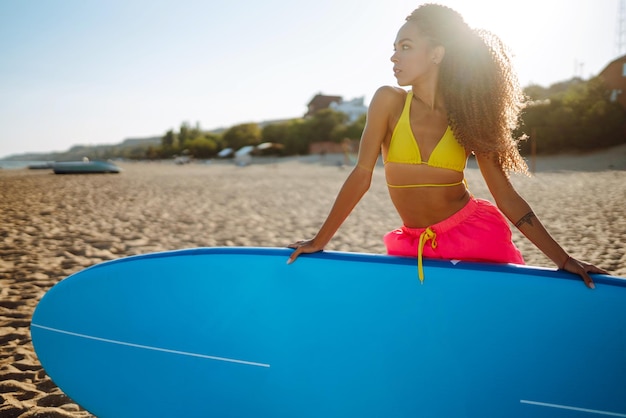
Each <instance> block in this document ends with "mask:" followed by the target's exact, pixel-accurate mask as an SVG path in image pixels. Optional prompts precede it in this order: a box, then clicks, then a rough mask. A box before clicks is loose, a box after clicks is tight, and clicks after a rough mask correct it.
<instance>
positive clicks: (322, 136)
mask: <svg viewBox="0 0 626 418" xmlns="http://www.w3.org/2000/svg"><path fill="white" fill-rule="evenodd" d="M347 119H348V116H347V115H346V114H345V113H342V112H336V111H334V110H332V109H323V110H320V111H319V112H317V113H316V114H315V115H313V117H312V118H310V119H307V120H306V121H305V125H306V129H305V132H304V133H305V135H306V137H307V139H308V140H309V142H326V141H333V142H341V141H342V140H343V137H342V135H341V134H342V132H340V131H341V130H342V128H341V126H343V125H344V124H345V122H346V120H347ZM340 133H341V134H340Z"/></svg>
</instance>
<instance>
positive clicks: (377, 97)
mask: <svg viewBox="0 0 626 418" xmlns="http://www.w3.org/2000/svg"><path fill="white" fill-rule="evenodd" d="M406 95H407V92H406V91H405V90H403V89H401V88H398V87H392V86H382V87H379V88H378V90H376V93H374V97H372V101H371V102H370V109H373V110H374V111H375V112H376V113H379V112H383V111H384V112H385V113H387V114H393V113H396V112H397V110H398V109H402V107H404V101H405V99H406Z"/></svg>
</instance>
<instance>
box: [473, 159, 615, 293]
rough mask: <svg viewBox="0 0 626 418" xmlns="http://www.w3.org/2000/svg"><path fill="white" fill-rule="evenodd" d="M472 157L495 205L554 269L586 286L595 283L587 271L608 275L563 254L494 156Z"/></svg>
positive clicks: (591, 286)
mask: <svg viewBox="0 0 626 418" xmlns="http://www.w3.org/2000/svg"><path fill="white" fill-rule="evenodd" d="M476 160H477V162H478V165H479V167H480V171H481V173H482V175H483V177H484V179H485V182H486V183H487V186H488V187H489V191H490V192H491V195H492V196H493V198H494V199H495V201H496V205H497V206H498V208H499V209H500V210H501V211H502V213H503V214H504V215H505V216H506V217H507V218H508V219H509V220H510V221H511V222H512V223H513V224H514V225H515V226H516V227H517V228H518V229H519V230H520V232H521V233H522V234H524V236H526V238H528V239H529V240H530V241H531V242H532V243H533V244H535V246H537V248H539V250H541V251H542V252H543V253H544V254H545V255H546V256H547V257H548V258H549V259H550V260H552V261H553V262H554V264H556V266H557V267H558V268H560V269H562V270H567V271H569V272H571V273H575V274H578V275H579V276H581V277H582V279H583V280H584V282H585V284H586V285H587V286H588V287H590V288H594V287H595V286H594V284H593V281H592V280H591V277H589V274H588V273H603V274H608V273H607V272H606V271H604V270H602V269H600V268H598V267H595V266H594V265H591V264H587V263H583V262H581V261H578V260H575V259H573V258H572V257H571V256H569V255H568V254H567V252H566V251H565V250H564V249H563V248H562V247H561V246H560V245H559V244H558V243H557V242H556V240H554V238H552V236H551V235H550V234H549V233H548V231H547V230H546V229H545V227H544V226H543V224H542V223H541V222H540V221H539V219H538V218H537V216H536V215H535V214H534V212H533V211H532V209H531V208H530V205H529V204H528V203H527V202H526V201H525V200H524V199H523V198H522V197H521V196H520V195H519V194H518V193H517V191H516V190H515V188H514V187H513V185H512V184H511V182H510V180H509V178H508V176H507V175H506V173H505V172H504V171H503V170H502V168H501V167H500V165H499V164H498V163H497V157H496V156H494V155H489V156H486V155H481V156H478V155H477V156H476Z"/></svg>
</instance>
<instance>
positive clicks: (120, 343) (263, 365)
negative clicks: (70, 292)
mask: <svg viewBox="0 0 626 418" xmlns="http://www.w3.org/2000/svg"><path fill="white" fill-rule="evenodd" d="M30 325H31V327H37V328H41V329H45V330H47V331H52V332H58V333H60V334H67V335H71V336H74V337H79V338H85V339H88V340H95V341H101V342H104V343H110V344H117V345H124V346H127V347H134V348H141V349H144V350H152V351H161V352H164V353H170V354H179V355H181V356H190V357H199V358H204V359H208V360H217V361H225V362H228V363H238V364H245V365H248V366H257V367H270V365H269V364H265V363H256V362H253V361H247V360H237V359H232V358H226V357H216V356H208V355H206V354H198V353H189V352H186V351H178V350H170V349H168V348H161V347H152V346H149V345H141V344H135V343H129V342H125V341H117V340H110V339H108V338H101V337H94V336H93V335H85V334H79V333H77V332H71V331H65V330H62V329H57V328H51V327H45V326H43V325H37V324H32V323H31V324H30Z"/></svg>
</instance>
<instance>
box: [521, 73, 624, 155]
mask: <svg viewBox="0 0 626 418" xmlns="http://www.w3.org/2000/svg"><path fill="white" fill-rule="evenodd" d="M557 87H558V88H555V87H552V88H551V89H550V91H552V92H553V93H552V95H551V96H549V98H548V100H540V101H536V102H534V103H533V104H532V105H530V106H529V107H528V108H527V109H526V110H525V112H524V114H523V115H522V121H523V126H522V128H521V129H520V130H519V131H518V133H524V134H526V135H531V136H533V135H534V138H532V139H533V140H534V141H535V142H536V145H537V152H539V153H555V152H562V151H572V150H590V149H594V148H602V147H608V146H612V145H617V144H620V143H624V142H626V138H625V137H624V133H623V129H624V126H626V112H624V109H622V108H621V107H620V106H619V105H618V104H617V103H612V102H611V101H610V100H609V91H608V89H607V88H606V86H605V85H604V83H603V81H602V80H601V79H600V78H597V77H596V78H593V79H591V80H588V81H586V82H581V81H580V80H574V81H572V82H570V83H558V84H557ZM534 94H538V93H537V92H535V93H534ZM535 97H539V96H535ZM529 147H530V144H528V143H526V144H523V147H522V151H523V152H528V150H529Z"/></svg>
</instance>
